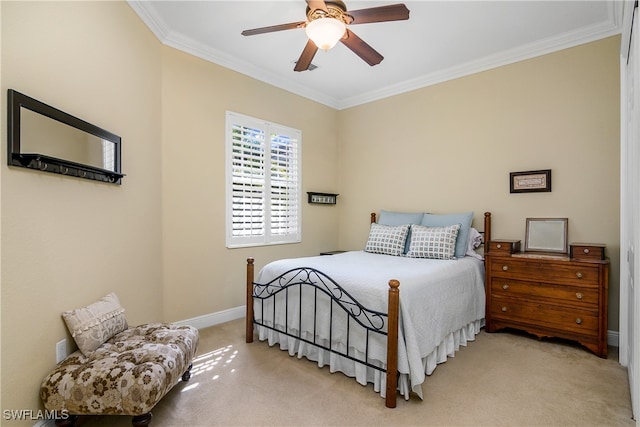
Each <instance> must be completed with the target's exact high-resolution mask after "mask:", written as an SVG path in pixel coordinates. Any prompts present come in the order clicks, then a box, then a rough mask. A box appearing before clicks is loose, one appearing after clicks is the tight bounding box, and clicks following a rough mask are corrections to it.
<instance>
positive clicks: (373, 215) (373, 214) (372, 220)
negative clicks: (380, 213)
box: [371, 212, 376, 224]
mask: <svg viewBox="0 0 640 427" xmlns="http://www.w3.org/2000/svg"><path fill="white" fill-rule="evenodd" d="M374 222H376V213H375V212H371V224H373V223H374Z"/></svg>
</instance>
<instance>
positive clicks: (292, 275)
mask: <svg viewBox="0 0 640 427" xmlns="http://www.w3.org/2000/svg"><path fill="white" fill-rule="evenodd" d="M253 261H254V260H253V258H249V259H247V325H246V328H247V329H246V342H247V343H250V342H253V330H254V325H259V326H262V327H264V328H267V329H270V330H273V331H276V332H278V333H281V334H284V335H286V336H290V337H292V338H295V339H297V340H299V341H301V342H305V343H307V344H311V345H314V346H316V347H318V348H320V349H324V350H327V351H329V352H331V353H333V354H337V355H339V356H342V357H345V358H347V359H349V360H352V361H354V362H356V363H360V364H362V365H365V366H367V367H369V368H372V369H375V370H378V371H380V372H383V373H385V374H386V380H387V389H386V391H387V396H386V404H387V407H390V408H394V407H395V406H396V388H397V375H398V373H397V354H398V347H397V346H398V301H399V292H398V286H399V282H398V281H397V280H391V281H390V282H389V286H390V288H389V311H388V312H387V313H384V312H380V311H376V310H370V309H368V308H366V307H364V306H363V305H362V304H360V303H359V302H358V301H357V300H356V299H355V298H353V296H351V295H350V294H349V292H347V291H346V290H345V289H344V288H342V287H341V286H340V285H339V284H338V283H336V281H335V280H333V279H332V278H331V277H329V276H327V275H326V274H324V273H323V272H321V271H319V270H317V269H314V268H311V267H300V268H295V269H292V270H289V271H287V272H285V273H283V274H281V275H280V276H278V277H276V278H275V279H273V280H271V281H270V282H268V283H264V284H261V283H255V282H254V279H253V276H254V271H253ZM294 290H297V295H296V296H297V306H298V307H297V309H295V310H290V306H289V304H290V292H292V291H294ZM303 292H306V297H307V298H306V299H311V300H312V301H313V303H312V304H311V305H312V306H311V307H308V306H305V305H304V301H303ZM281 294H282V295H281ZM278 295H281V298H279V299H277V296H278ZM321 295H325V296H326V297H328V298H329V314H328V322H329V326H328V328H329V332H328V333H329V337H328V346H327V345H325V344H323V342H322V341H323V339H321V338H319V336H318V333H317V330H318V324H317V322H318V314H319V313H318V301H319V297H320V298H323V297H321ZM269 299H272V301H273V310H272V313H267V316H269V315H271V319H265V309H264V305H265V301H267V300H269ZM325 301H326V299H325ZM277 304H282V305H284V307H282V306H280V307H276V305H277ZM254 308H255V310H256V311H255V313H259V314H260V316H259V319H256V316H254ZM282 310H284V317H285V318H284V322H282V323H284V325H280V326H278V322H277V320H276V313H278V312H282ZM303 310H304V311H305V312H306V310H312V313H313V316H312V318H313V324H312V325H307V329H312V331H313V332H312V333H311V335H312V337H308V336H304V335H303V330H304V328H303V327H302V323H303V316H302V313H303ZM334 310H342V311H343V312H344V313H345V314H346V342H345V343H344V344H345V349H346V352H345V351H341V350H339V349H337V348H336V347H335V346H334V345H333V341H334V340H333V338H334V327H335V325H334V322H335V321H336V320H335V319H334V317H335V316H334ZM290 311H293V313H292V314H291V315H293V316H297V319H290ZM291 320H297V322H298V323H297V325H298V328H297V331H296V330H293V331H292V330H291V328H289V323H290V321H291ZM352 327H359V328H361V329H362V330H363V331H364V334H365V347H364V357H362V358H360V357H357V355H356V354H355V353H354V354H350V352H349V348H350V344H351V343H350V338H351V333H350V332H351V328H352ZM372 334H377V335H379V336H383V337H386V341H387V364H386V365H387V366H386V368H385V367H380V366H377V365H375V364H373V363H371V362H370V358H369V343H370V338H371V336H372Z"/></svg>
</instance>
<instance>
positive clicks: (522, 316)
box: [490, 297, 599, 337]
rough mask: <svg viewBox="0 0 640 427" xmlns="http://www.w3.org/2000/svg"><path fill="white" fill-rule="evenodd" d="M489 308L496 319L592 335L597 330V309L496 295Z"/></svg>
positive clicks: (594, 334)
mask: <svg viewBox="0 0 640 427" xmlns="http://www.w3.org/2000/svg"><path fill="white" fill-rule="evenodd" d="M490 310H491V316H492V317H493V318H494V319H496V320H506V321H511V322H520V323H526V324H530V325H534V326H539V327H546V328H553V329H557V330H563V331H571V332H574V333H579V334H581V335H585V336H593V337H595V336H597V335H598V332H599V331H598V311H597V310H581V309H577V308H567V307H558V306H553V305H546V304H539V303H536V302H532V301H519V300H514V299H510V298H498V297H496V298H494V299H493V300H492V301H491V307H490Z"/></svg>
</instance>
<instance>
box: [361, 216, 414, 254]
mask: <svg viewBox="0 0 640 427" xmlns="http://www.w3.org/2000/svg"><path fill="white" fill-rule="evenodd" d="M408 232H409V225H408V224H405V225H398V226H395V227H394V226H390V225H381V224H376V223H375V222H374V223H373V224H371V230H370V231H369V240H367V245H366V246H365V248H364V250H365V252H371V253H374V254H383V255H394V256H400V255H402V254H403V253H404V244H405V242H406V240H407V233H408Z"/></svg>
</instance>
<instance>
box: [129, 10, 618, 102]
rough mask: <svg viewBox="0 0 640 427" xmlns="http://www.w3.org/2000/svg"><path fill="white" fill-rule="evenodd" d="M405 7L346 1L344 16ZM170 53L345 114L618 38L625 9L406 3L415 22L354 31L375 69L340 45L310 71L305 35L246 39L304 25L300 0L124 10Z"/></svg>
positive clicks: (296, 32)
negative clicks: (303, 58) (302, 63)
mask: <svg viewBox="0 0 640 427" xmlns="http://www.w3.org/2000/svg"><path fill="white" fill-rule="evenodd" d="M400 2H401V0H400V1H394V0H390V1H359V0H346V1H345V3H346V5H347V9H348V10H358V9H365V8H369V7H376V6H383V5H389V4H396V3H400ZM128 4H129V5H130V6H131V8H132V9H133V10H134V11H135V12H136V13H137V14H138V16H139V17H140V18H141V19H142V21H143V22H144V23H145V24H146V25H147V26H148V27H149V29H150V30H151V31H152V32H153V33H154V34H155V35H156V37H157V38H158V39H159V40H160V41H161V42H162V43H164V44H165V45H167V46H171V47H174V48H176V49H179V50H181V51H184V52H187V53H190V54H193V55H195V56H197V57H200V58H203V59H205V60H208V61H211V62H213V63H216V64H219V65H221V66H224V67H227V68H230V69H232V70H235V71H238V72H240V73H242V74H245V75H248V76H251V77H253V78H255V79H258V80H261V81H264V82H266V83H269V84H272V85H274V86H277V87H279V88H282V89H285V90H288V91H290V92H293V93H295V94H298V95H301V96H304V97H306V98H309V99H312V100H314V101H317V102H320V103H322V104H325V105H327V106H330V107H333V108H336V109H344V108H348V107H352V106H355V105H360V104H363V103H366V102H370V101H374V100H376V99H381V98H384V97H387V96H391V95H395V94H398V93H402V92H407V91H410V90H414V89H417V88H421V87H425V86H428V85H432V84H436V83H440V82H443V81H446V80H450V79H454V78H457V77H461V76H464V75H468V74H472V73H475V72H479V71H483V70H487V69H490V68H494V67H497V66H501V65H505V64H509V63H513V62H516V61H520V60H524V59H528V58H532V57H535V56H538V55H542V54H546V53H549V52H553V51H557V50H560V49H565V48H568V47H572V46H577V45H579V44H583V43H587V42H591V41H594V40H598V39H601V38H604V37H609V36H612V35H615V34H618V33H620V31H621V9H622V7H621V6H622V4H621V2H619V1H594V0H587V1H576V0H572V1H558V0H555V1H520V0H518V1H516V0H511V1H505V0H503V1H477V0H476V1H456V0H448V1H444V0H441V1H424V0H423V1H405V2H404V4H405V5H406V6H407V8H408V9H409V10H410V16H409V20H406V21H393V22H378V23H369V24H361V25H351V26H350V27H349V28H350V30H351V31H353V32H354V33H355V34H357V35H358V36H359V37H360V38H361V39H363V40H364V41H366V42H367V43H368V44H369V45H371V46H372V47H373V48H374V49H376V50H377V51H378V52H380V53H381V54H382V55H383V56H384V60H383V61H382V62H381V63H380V64H378V65H376V66H374V67H371V66H369V65H367V64H366V63H365V62H364V61H363V60H362V59H360V58H359V57H358V56H356V55H355V54H354V53H353V52H351V51H350V50H349V49H348V48H347V47H346V46H344V45H342V44H341V43H338V45H336V47H334V48H333V49H331V50H329V51H327V52H325V51H322V50H318V52H317V54H316V56H315V57H314V59H313V62H312V63H313V65H316V66H317V67H318V68H316V69H314V70H313V71H304V72H295V71H293V67H294V65H295V64H294V61H297V59H298V57H299V56H300V54H301V52H302V49H303V48H304V46H305V44H306V42H307V36H306V34H305V32H304V29H292V30H285V31H279V32H273V33H268V34H260V35H254V36H243V35H241V34H240V33H241V32H242V31H243V30H246V29H252V28H257V27H265V26H271V25H277V24H285V23H290V22H299V21H304V20H305V10H306V3H305V1H304V0H275V1H268V0H262V1H242V0H233V1H220V0H216V1H166V0H161V1H154V0H142V1H131V0H130V1H128Z"/></svg>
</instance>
